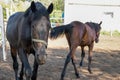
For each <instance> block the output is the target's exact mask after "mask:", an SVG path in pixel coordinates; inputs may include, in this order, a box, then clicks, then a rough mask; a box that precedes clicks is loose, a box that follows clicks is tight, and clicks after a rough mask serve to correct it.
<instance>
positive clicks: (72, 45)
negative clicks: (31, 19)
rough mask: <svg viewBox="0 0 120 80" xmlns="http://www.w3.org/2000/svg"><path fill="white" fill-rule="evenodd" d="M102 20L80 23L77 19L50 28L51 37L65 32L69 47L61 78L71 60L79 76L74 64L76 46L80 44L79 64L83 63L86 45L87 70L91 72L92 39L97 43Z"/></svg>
mask: <svg viewBox="0 0 120 80" xmlns="http://www.w3.org/2000/svg"><path fill="white" fill-rule="evenodd" d="M101 23H102V22H100V23H99V24H98V23H93V22H87V23H85V24H84V23H82V22H79V21H73V22H71V23H70V24H67V25H62V26H57V27H55V28H53V29H52V30H51V33H50V37H51V39H56V38H58V37H59V36H61V35H63V34H65V36H66V38H67V41H68V44H69V49H70V52H69V54H68V55H67V58H66V60H65V64H64V68H63V71H62V74H61V80H63V79H64V76H65V73H66V67H67V64H68V63H69V62H70V60H72V64H73V66H74V70H75V75H76V76H77V78H79V72H78V70H77V68H76V65H75V61H74V58H75V50H76V48H77V47H78V46H81V50H82V54H81V57H82V58H81V62H80V66H82V64H83V59H84V57H85V51H84V47H85V46H88V48H89V51H88V71H89V73H92V72H91V59H92V50H93V46H94V41H95V42H96V43H97V42H98V41H99V34H100V30H101V27H100V25H101Z"/></svg>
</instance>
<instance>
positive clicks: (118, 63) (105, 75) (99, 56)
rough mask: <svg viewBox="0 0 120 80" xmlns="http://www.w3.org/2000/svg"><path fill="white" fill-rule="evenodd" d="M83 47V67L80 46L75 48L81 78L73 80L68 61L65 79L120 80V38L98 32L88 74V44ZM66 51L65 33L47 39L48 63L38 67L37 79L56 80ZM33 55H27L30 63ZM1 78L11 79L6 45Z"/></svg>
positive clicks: (74, 77)
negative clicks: (81, 65) (54, 38)
mask: <svg viewBox="0 0 120 80" xmlns="http://www.w3.org/2000/svg"><path fill="white" fill-rule="evenodd" d="M56 43H57V44H56ZM85 50H86V56H85V59H84V64H83V67H82V69H81V68H80V67H79V62H80V57H81V55H80V53H81V52H80V51H81V50H80V48H77V50H76V65H77V68H78V70H79V73H80V76H81V78H80V79H76V76H75V75H74V68H73V66H72V65H71V63H69V64H68V67H67V71H66V76H65V80H120V37H109V36H105V35H100V41H99V43H97V44H95V46H94V49H93V59H92V66H91V69H92V71H93V74H89V72H88V71H87V65H88V61H87V56H88V54H87V47H86V48H85ZM68 51H69V48H68V44H67V41H66V38H65V36H63V37H61V38H58V39H57V40H50V39H49V41H48V49H47V54H48V55H47V62H46V64H44V65H42V66H39V69H38V78H37V80H59V79H60V75H61V72H62V69H63V66H64V62H65V59H66V56H67V54H68ZM0 54H1V55H2V49H0ZM33 58H34V57H33V55H30V56H29V61H30V63H31V65H32V63H33ZM19 63H20V61H19ZM20 67H21V66H20V65H19V68H20ZM0 80H14V70H13V68H12V59H11V55H10V49H9V45H8V46H7V61H5V62H4V61H2V56H0Z"/></svg>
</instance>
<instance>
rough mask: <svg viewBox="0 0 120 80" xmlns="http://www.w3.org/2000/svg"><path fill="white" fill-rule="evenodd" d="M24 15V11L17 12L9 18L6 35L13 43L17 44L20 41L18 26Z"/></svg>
mask: <svg viewBox="0 0 120 80" xmlns="http://www.w3.org/2000/svg"><path fill="white" fill-rule="evenodd" d="M22 16H23V12H17V13H15V14H13V15H11V16H10V17H9V19H8V23H7V28H6V37H7V40H8V41H9V43H10V44H11V45H14V46H16V45H17V43H18V26H19V24H20V22H21V21H20V20H21V18H22Z"/></svg>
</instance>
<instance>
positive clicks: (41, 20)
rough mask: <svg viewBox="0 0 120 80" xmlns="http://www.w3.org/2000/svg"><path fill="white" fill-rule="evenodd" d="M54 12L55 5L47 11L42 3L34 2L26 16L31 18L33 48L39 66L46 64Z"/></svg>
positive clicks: (50, 6) (51, 5)
mask: <svg viewBox="0 0 120 80" xmlns="http://www.w3.org/2000/svg"><path fill="white" fill-rule="evenodd" d="M52 11H53V4H50V5H49V7H48V9H46V8H45V7H44V6H43V5H42V4H41V3H39V2H36V3H35V2H34V1H32V3H31V6H30V7H29V8H28V11H26V14H25V16H28V17H29V23H30V26H31V40H32V46H33V49H34V50H35V58H36V61H37V62H38V64H44V63H45V62H46V48H47V43H48V35H49V29H50V28H51V24H50V20H49V14H50V13H51V12H52Z"/></svg>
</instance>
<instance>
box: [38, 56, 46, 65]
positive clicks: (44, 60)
mask: <svg viewBox="0 0 120 80" xmlns="http://www.w3.org/2000/svg"><path fill="white" fill-rule="evenodd" d="M46 59H47V56H46V55H37V56H36V61H37V63H38V64H39V65H43V64H45V63H46Z"/></svg>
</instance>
